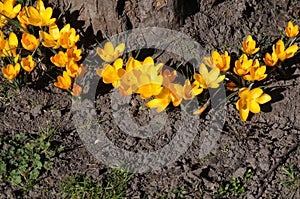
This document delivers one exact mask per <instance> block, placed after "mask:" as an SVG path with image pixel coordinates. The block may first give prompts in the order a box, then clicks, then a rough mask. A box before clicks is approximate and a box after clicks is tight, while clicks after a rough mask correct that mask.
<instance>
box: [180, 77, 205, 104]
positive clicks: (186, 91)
mask: <svg viewBox="0 0 300 199" xmlns="http://www.w3.org/2000/svg"><path fill="white" fill-rule="evenodd" d="M202 92H203V88H201V87H200V83H199V82H198V81H194V82H193V83H192V84H191V82H190V80H188V79H187V80H185V83H184V85H183V99H185V100H192V99H194V98H195V97H196V96H197V95H200V94H201V93H202Z"/></svg>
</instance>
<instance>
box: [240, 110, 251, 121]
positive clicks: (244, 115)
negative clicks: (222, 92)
mask: <svg viewBox="0 0 300 199" xmlns="http://www.w3.org/2000/svg"><path fill="white" fill-rule="evenodd" d="M239 112H240V117H241V119H242V121H244V122H245V121H246V120H247V118H248V115H249V109H240V111H239Z"/></svg>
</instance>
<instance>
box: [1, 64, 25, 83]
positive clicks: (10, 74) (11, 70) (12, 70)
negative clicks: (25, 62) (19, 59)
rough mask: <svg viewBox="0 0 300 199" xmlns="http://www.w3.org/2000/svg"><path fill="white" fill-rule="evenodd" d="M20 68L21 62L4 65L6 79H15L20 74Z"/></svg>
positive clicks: (3, 71) (3, 70)
mask: <svg viewBox="0 0 300 199" xmlns="http://www.w3.org/2000/svg"><path fill="white" fill-rule="evenodd" d="M20 69H21V67H20V64H19V63H16V64H15V66H13V65H12V64H8V65H7V66H6V67H2V73H3V75H4V77H5V78H6V79H8V80H13V79H15V78H16V77H17V75H18V74H19V72H20Z"/></svg>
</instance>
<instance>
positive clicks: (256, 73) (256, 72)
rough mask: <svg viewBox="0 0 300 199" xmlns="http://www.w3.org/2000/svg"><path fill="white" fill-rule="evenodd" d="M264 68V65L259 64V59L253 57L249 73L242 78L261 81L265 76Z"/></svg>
mask: <svg viewBox="0 0 300 199" xmlns="http://www.w3.org/2000/svg"><path fill="white" fill-rule="evenodd" d="M266 69H267V67H266V66H260V64H259V61H258V60H257V59H255V60H254V62H253V65H252V66H251V67H250V74H248V75H245V76H244V77H243V78H244V79H245V80H248V81H255V80H256V81H261V80H263V79H265V78H266V77H267V74H265V72H266Z"/></svg>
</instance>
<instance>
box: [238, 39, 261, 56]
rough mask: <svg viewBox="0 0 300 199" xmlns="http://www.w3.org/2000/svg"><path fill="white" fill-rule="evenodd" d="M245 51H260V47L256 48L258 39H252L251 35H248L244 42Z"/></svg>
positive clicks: (248, 52) (250, 53)
mask: <svg viewBox="0 0 300 199" xmlns="http://www.w3.org/2000/svg"><path fill="white" fill-rule="evenodd" d="M242 45H243V48H242V50H243V51H244V53H246V54H248V55H253V54H255V53H257V52H258V51H259V49H260V48H256V41H255V40H253V39H252V36H251V35H248V37H247V38H246V40H245V41H243V42H242Z"/></svg>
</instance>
